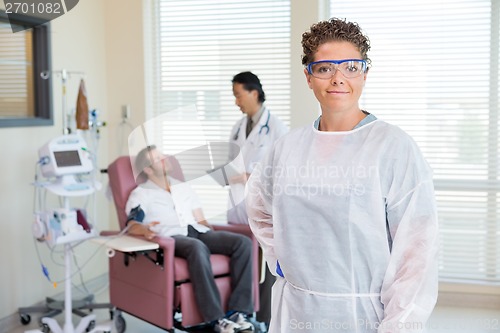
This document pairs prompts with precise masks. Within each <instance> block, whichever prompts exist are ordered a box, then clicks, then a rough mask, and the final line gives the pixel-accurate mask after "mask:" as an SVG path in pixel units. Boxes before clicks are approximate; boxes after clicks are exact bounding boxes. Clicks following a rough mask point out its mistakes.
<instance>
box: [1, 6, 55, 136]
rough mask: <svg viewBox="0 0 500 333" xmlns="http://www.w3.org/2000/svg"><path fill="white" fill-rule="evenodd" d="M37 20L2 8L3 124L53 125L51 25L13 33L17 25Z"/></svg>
mask: <svg viewBox="0 0 500 333" xmlns="http://www.w3.org/2000/svg"><path fill="white" fill-rule="evenodd" d="M34 20H36V19H33V18H28V17H24V16H20V15H17V16H16V17H15V18H14V17H11V18H10V23H9V19H8V18H7V15H6V14H5V12H3V11H0V127H10V126H40V125H52V124H53V121H52V106H51V93H50V84H51V82H50V79H47V80H44V79H43V78H42V77H41V76H40V73H41V72H43V71H50V58H49V50H50V44H49V33H48V29H49V27H48V24H45V25H38V26H36V27H34V28H32V29H29V30H24V31H20V32H16V33H13V32H12V31H13V29H12V27H11V25H13V26H16V25H17V26H20V27H21V26H30V27H31V26H33V25H35V21H34Z"/></svg>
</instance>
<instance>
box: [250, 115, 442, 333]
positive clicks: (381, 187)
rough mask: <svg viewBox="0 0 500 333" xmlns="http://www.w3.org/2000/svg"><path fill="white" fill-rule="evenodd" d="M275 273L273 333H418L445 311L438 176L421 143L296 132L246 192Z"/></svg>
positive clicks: (375, 125) (391, 131)
mask: <svg viewBox="0 0 500 333" xmlns="http://www.w3.org/2000/svg"><path fill="white" fill-rule="evenodd" d="M247 211H248V215H249V222H250V227H251V229H252V231H253V232H254V234H255V236H256V237H257V239H258V240H259V242H260V244H261V246H262V248H263V250H264V256H265V258H266V260H267V262H268V264H269V265H270V269H271V271H272V272H275V271H276V262H277V261H279V264H280V267H281V270H282V272H283V274H284V278H280V277H278V278H277V281H276V283H275V285H274V286H273V295H272V297H273V301H272V302H273V304H272V318H271V325H270V332H271V333H284V332H287V333H289V332H314V333H317V332H349V333H353V332H356V333H358V332H362V333H368V332H370V333H374V332H378V333H396V332H398V333H399V332H421V331H423V330H422V329H423V328H424V327H425V322H426V320H427V319H428V317H429V315H430V313H431V312H432V310H433V308H434V305H435V302H436V299H437V286H438V275H437V268H438V267H437V250H438V225H437V214H436V205H435V197H434V189H433V182H432V171H431V169H430V167H429V165H428V164H427V163H426V161H425V160H424V158H423V157H422V155H421V152H420V151H419V149H418V147H417V145H416V144H415V142H414V141H413V140H412V139H411V138H410V137H409V136H408V135H407V134H406V133H405V132H403V131H402V130H400V129H399V128H397V127H395V126H393V125H389V124H387V123H385V122H383V121H381V120H375V121H373V122H371V123H369V124H367V125H364V126H362V127H360V128H357V129H354V130H352V131H347V132H320V131H318V130H316V129H315V128H314V127H313V126H307V127H304V128H301V129H298V130H295V131H293V132H291V133H290V134H288V135H286V136H284V137H283V138H281V139H280V140H278V142H277V143H276V145H275V147H274V148H273V149H272V150H271V151H270V154H268V155H267V156H266V158H265V159H264V160H263V163H262V164H261V165H260V166H258V167H257V168H256V169H255V170H254V173H253V174H252V176H251V177H250V179H249V182H248V183H247Z"/></svg>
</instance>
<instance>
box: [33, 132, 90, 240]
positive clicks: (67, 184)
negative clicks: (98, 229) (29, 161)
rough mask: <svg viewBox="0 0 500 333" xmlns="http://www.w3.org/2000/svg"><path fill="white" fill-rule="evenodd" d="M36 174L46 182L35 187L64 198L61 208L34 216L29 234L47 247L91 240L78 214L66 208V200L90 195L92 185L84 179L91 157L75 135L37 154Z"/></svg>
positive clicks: (42, 211) (58, 140)
mask: <svg viewBox="0 0 500 333" xmlns="http://www.w3.org/2000/svg"><path fill="white" fill-rule="evenodd" d="M38 155H39V158H40V159H39V163H40V171H41V173H42V175H43V176H44V177H45V178H46V179H45V181H43V182H38V183H36V184H35V186H37V187H41V188H45V189H47V190H49V191H50V192H52V193H54V194H56V195H58V196H61V197H63V198H65V200H64V207H61V208H58V209H51V210H46V209H43V208H42V209H41V210H38V212H37V214H36V216H35V223H34V226H33V234H34V236H35V237H36V238H37V239H39V240H45V241H47V242H48V243H49V244H50V245H56V244H62V243H67V242H73V241H75V240H82V239H86V238H90V237H93V236H95V235H96V234H95V231H94V230H91V229H90V228H89V227H88V225H87V226H85V223H86V221H84V222H82V221H83V220H84V217H83V216H81V217H80V219H78V218H77V216H78V214H77V213H78V212H77V211H76V210H75V209H71V208H70V207H69V202H68V200H67V198H68V197H76V196H86V195H90V194H92V193H94V191H95V189H96V186H95V185H96V182H94V181H93V180H92V179H91V177H87V179H86V178H84V177H83V176H85V175H89V174H90V173H91V172H92V171H93V168H94V167H93V163H92V156H91V153H90V152H89V151H88V149H87V145H86V143H85V141H84V140H83V138H82V137H80V136H79V135H62V136H59V137H56V138H54V139H52V140H50V141H49V142H47V143H46V144H45V145H43V146H42V147H41V148H40V149H39V151H38Z"/></svg>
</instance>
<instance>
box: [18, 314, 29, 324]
mask: <svg viewBox="0 0 500 333" xmlns="http://www.w3.org/2000/svg"><path fill="white" fill-rule="evenodd" d="M19 317H20V318H21V324H23V325H28V324H29V323H30V322H31V316H30V315H29V314H27V313H21V314H19Z"/></svg>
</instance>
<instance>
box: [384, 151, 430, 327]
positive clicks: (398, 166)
mask: <svg viewBox="0 0 500 333" xmlns="http://www.w3.org/2000/svg"><path fill="white" fill-rule="evenodd" d="M401 152H405V153H403V154H401V155H399V156H404V158H401V159H398V160H397V163H394V164H393V167H392V177H391V178H392V179H391V184H390V186H389V187H388V193H387V197H386V212H387V223H388V228H389V232H390V236H391V238H392V248H391V255H390V260H389V265H388V268H387V271H386V274H385V277H384V281H383V284H382V289H381V301H382V303H383V304H384V319H383V320H382V322H381V323H380V326H379V329H378V333H403V332H422V331H423V329H424V327H425V324H426V321H427V319H428V318H429V316H430V314H431V312H432V310H433V309H434V306H435V303H436V300H437V294H438V257H437V255H438V245H439V244H438V239H439V237H438V219H437V209H436V202H435V195H434V186H433V182H432V170H431V169H430V167H429V166H428V164H427V163H426V161H425V160H424V158H423V156H422V155H421V153H420V151H419V150H418V148H417V146H416V144H415V143H414V142H413V141H411V142H410V143H409V144H408V145H406V146H405V147H404V149H402V150H401ZM401 152H400V153H401Z"/></svg>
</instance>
